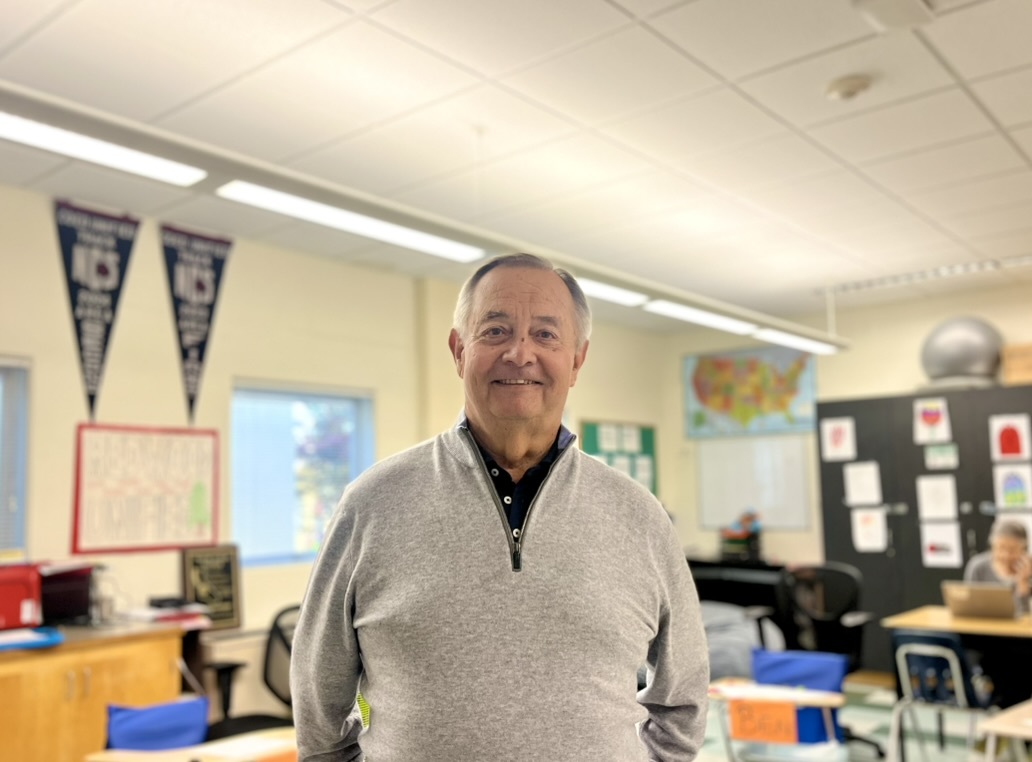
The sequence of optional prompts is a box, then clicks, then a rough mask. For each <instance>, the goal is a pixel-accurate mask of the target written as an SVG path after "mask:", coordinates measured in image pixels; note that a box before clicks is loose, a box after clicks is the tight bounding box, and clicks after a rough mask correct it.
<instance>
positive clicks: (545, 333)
mask: <svg viewBox="0 0 1032 762" xmlns="http://www.w3.org/2000/svg"><path fill="white" fill-rule="evenodd" d="M538 336H540V337H541V338H542V339H548V340H549V341H551V340H552V339H555V338H557V337H556V335H555V334H554V333H552V332H551V331H541V332H540V333H539V334H538Z"/></svg>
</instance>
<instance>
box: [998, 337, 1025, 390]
mask: <svg viewBox="0 0 1032 762" xmlns="http://www.w3.org/2000/svg"><path fill="white" fill-rule="evenodd" d="M1000 359H1001V363H1000V365H1001V368H1000V377H1001V379H1002V380H1003V383H1005V384H1007V385H1008V386H1015V385H1018V384H1032V344H1011V345H1009V346H1006V347H1004V348H1003V349H1002V350H1001V352H1000Z"/></svg>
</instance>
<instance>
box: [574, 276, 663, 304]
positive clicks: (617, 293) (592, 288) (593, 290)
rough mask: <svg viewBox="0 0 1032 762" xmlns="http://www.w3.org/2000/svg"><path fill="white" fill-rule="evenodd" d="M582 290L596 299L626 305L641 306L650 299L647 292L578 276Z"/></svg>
mask: <svg viewBox="0 0 1032 762" xmlns="http://www.w3.org/2000/svg"><path fill="white" fill-rule="evenodd" d="M577 283H579V284H580V287H581V291H583V292H584V293H585V294H587V295H588V296H593V297H594V298H596V299H603V300H605V301H607V302H613V303H614V304H622V305H623V306H624V307H640V306H641V305H643V304H645V302H647V301H648V300H649V298H648V297H647V296H645V294H639V293H638V292H637V291H631V290H629V289H626V288H620V287H619V286H611V285H609V284H608V283H601V282H599V281H597V280H592V279H591V278H577Z"/></svg>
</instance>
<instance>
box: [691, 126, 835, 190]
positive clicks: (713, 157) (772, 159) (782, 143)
mask: <svg viewBox="0 0 1032 762" xmlns="http://www.w3.org/2000/svg"><path fill="white" fill-rule="evenodd" d="M680 166H682V167H684V169H685V170H686V171H688V172H690V173H691V174H692V175H694V176H698V177H700V178H702V179H704V180H706V181H708V182H710V183H713V184H714V185H715V186H722V187H724V188H728V189H731V190H734V191H739V190H745V189H748V188H752V187H759V186H762V185H772V184H774V183H784V182H787V181H790V180H793V179H797V178H802V177H806V176H807V175H816V174H820V173H822V172H828V171H830V170H833V169H838V168H839V167H840V165H839V164H838V163H837V162H836V161H835V160H834V159H832V158H830V157H829V156H828V155H827V154H826V153H825V152H824V151H822V150H820V149H819V148H815V147H814V146H813V145H811V144H810V143H808V142H807V141H805V140H803V139H802V138H800V137H797V136H796V135H784V136H779V137H776V138H773V139H770V140H763V141H760V142H755V143H749V144H748V145H744V146H740V147H738V148H734V149H731V150H725V151H719V152H717V153H714V154H708V155H705V156H696V157H694V158H691V159H688V160H686V161H684V162H681V163H680Z"/></svg>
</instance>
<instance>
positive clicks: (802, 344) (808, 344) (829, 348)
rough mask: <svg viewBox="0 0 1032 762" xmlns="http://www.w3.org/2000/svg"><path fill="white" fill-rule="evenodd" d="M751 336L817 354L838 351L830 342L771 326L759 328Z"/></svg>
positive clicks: (831, 353) (830, 353)
mask: <svg viewBox="0 0 1032 762" xmlns="http://www.w3.org/2000/svg"><path fill="white" fill-rule="evenodd" d="M753 338H755V339H759V340H760V341H767V342H770V343H771V344H780V345H781V346H783V347H792V349H801V350H803V351H804V352H813V353H814V354H817V355H833V354H835V353H836V352H837V351H838V347H836V346H834V345H832V344H828V343H825V342H823V341H817V340H816V339H808V338H806V337H805V336H797V335H796V334H794V333H786V332H785V331H777V330H775V329H773V328H761V329H759V330H758V331H756V333H754V334H753Z"/></svg>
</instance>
